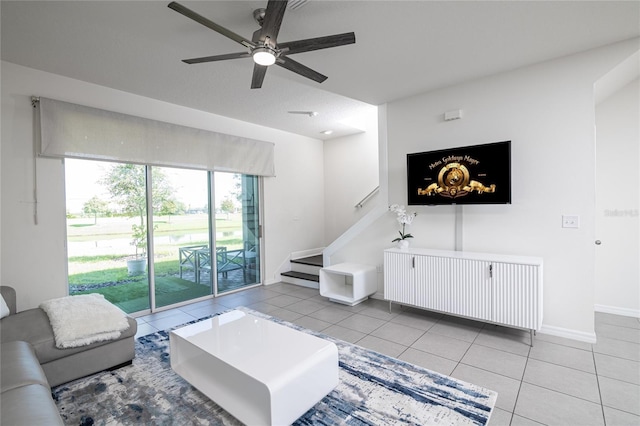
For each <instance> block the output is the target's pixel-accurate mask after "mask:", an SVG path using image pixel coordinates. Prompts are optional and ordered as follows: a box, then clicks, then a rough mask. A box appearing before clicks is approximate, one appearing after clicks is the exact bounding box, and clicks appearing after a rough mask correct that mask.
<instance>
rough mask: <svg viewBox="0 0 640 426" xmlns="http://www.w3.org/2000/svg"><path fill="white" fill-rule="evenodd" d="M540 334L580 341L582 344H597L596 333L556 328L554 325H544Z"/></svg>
mask: <svg viewBox="0 0 640 426" xmlns="http://www.w3.org/2000/svg"><path fill="white" fill-rule="evenodd" d="M538 333H542V334H549V335H551V336H557V337H564V338H566V339H573V340H578V341H580V342H587V343H596V333H595V331H594V332H593V333H587V332H584V331H577V330H572V329H570V328H563V327H555V326H553V325H542V328H541V329H540V330H539V331H538Z"/></svg>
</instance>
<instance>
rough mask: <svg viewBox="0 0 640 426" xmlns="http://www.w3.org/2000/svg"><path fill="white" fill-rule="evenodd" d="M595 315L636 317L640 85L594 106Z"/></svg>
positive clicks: (639, 298)
mask: <svg viewBox="0 0 640 426" xmlns="http://www.w3.org/2000/svg"><path fill="white" fill-rule="evenodd" d="M596 153H597V155H596V165H597V167H596V177H597V185H596V238H597V239H599V240H601V241H602V245H601V246H597V247H596V277H595V286H596V287H595V304H596V310H597V311H603V312H610V313H616V314H621V315H633V316H636V317H640V262H639V261H638V259H640V248H639V243H638V240H639V239H640V238H639V235H640V227H639V222H640V217H639V216H638V210H639V208H640V202H639V198H640V197H639V193H640V190H639V189H638V188H640V169H639V168H638V161H640V81H639V80H638V79H636V80H635V81H633V82H631V83H629V84H627V85H626V86H625V87H623V88H622V89H620V90H618V91H617V92H615V93H614V94H612V95H611V96H610V97H608V98H607V99H605V100H604V101H603V102H601V103H599V104H598V105H596Z"/></svg>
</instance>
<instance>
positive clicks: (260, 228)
mask: <svg viewBox="0 0 640 426" xmlns="http://www.w3.org/2000/svg"><path fill="white" fill-rule="evenodd" d="M237 174H240V175H241V176H243V175H244V174H243V173H237ZM255 177H256V180H257V185H256V187H257V188H256V190H257V197H258V246H259V253H258V259H256V262H257V263H258V265H259V269H258V273H259V275H260V280H259V282H257V283H255V284H249V285H246V286H243V287H240V288H237V289H234V290H229V291H225V292H224V293H220V292H219V291H218V282H217V277H218V270H217V262H212V263H214V264H215V265H212V274H215V275H212V279H213V276H215V277H216V279H215V281H214V282H212V285H213V289H212V290H213V298H217V297H219V296H226V295H229V294H234V293H239V292H241V291H244V290H248V289H251V288H255V287H259V286H262V285H264V266H263V264H264V262H263V259H264V256H263V253H264V238H263V223H262V218H263V216H264V203H263V202H262V194H263V193H264V191H263V189H264V179H263V178H262V176H255ZM209 185H210V188H209V206H210V207H209V221H210V224H209V230H210V236H209V239H210V241H211V244H210V247H211V253H209V255H210V256H212V257H211V259H215V257H213V256H215V253H216V249H217V241H216V238H215V237H216V231H217V227H216V213H215V201H216V200H215V196H216V195H217V194H216V191H215V171H209ZM211 206H213V208H211ZM243 246H244V242H243Z"/></svg>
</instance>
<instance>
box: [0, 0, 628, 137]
mask: <svg viewBox="0 0 640 426" xmlns="http://www.w3.org/2000/svg"><path fill="white" fill-rule="evenodd" d="M179 2H180V3H181V4H183V5H185V6H187V7H189V8H190V9H192V10H194V11H196V12H197V13H199V14H201V15H203V16H205V17H207V18H209V19H210V20H212V21H214V22H216V23H217V24H219V25H222V26H223V27H226V28H228V29H230V30H232V31H234V32H236V33H238V34H240V35H242V36H244V37H246V38H249V39H250V38H251V34H252V33H253V31H255V30H256V29H257V28H258V26H257V24H256V23H255V21H254V20H253V17H252V12H253V10H254V9H256V8H259V7H265V6H266V1H179ZM168 3H169V1H168V0H167V1H156V0H147V1H93V0H92V1H4V0H3V1H2V9H1V14H2V23H1V27H0V28H1V31H2V35H1V38H2V59H3V60H5V61H9V62H13V63H16V64H20V65H24V66H28V67H32V68H36V69H40V70H44V71H48V72H52V73H55V74H60V75H64V76H68V77H71V78H75V79H79V80H83V81H87V82H91V83H95V84H99V85H102V86H107V87H112V88H115V89H119V90H123V91H127V92H131V93H135V94H138V95H142V96H147V97H150V98H154V99H159V100H162V101H166V102H171V103H174V104H178V105H184V106H188V107H191V108H196V109H199V110H203V111H209V112H212V113H215V114H219V115H223V116H227V117H232V118H236V119H240V120H244V121H248V122H252V123H256V124H260V125H265V126H269V127H273V128H277V129H282V130H286V131H290V132H293V133H297V134H301V135H305V136H309V137H313V138H316V139H330V138H335V137H340V136H343V135H347V134H352V133H355V132H359V131H360V129H358V125H354V124H353V121H354V120H355V121H357V119H358V116H360V115H362V114H363V113H364V112H366V111H370V109H371V108H372V107H371V105H379V104H383V103H385V102H388V101H392V100H396V99H400V98H404V97H407V96H411V95H414V94H418V93H422V92H426V91H429V90H433V89H436V88H440V87H445V86H449V85H453V84H457V83H460V82H462V81H468V80H472V79H475V78H478V77H481V76H486V75H490V74H494V73H498V72H502V71H507V70H512V69H515V68H519V67H522V66H526V65H529V64H533V63H536V62H540V61H544V60H549V59H553V58H556V57H560V56H565V55H568V54H572V53H575V52H579V51H583V50H587V49H590V48H593V47H598V46H603V45H606V44H610V43H614V42H617V41H621V40H625V39H629V38H632V37H638V36H640V24H639V22H640V2H638V1H621V2H617V1H562V2H561V1H403V0H395V1H345V0H343V1H325V0H310V1H308V2H307V3H305V4H304V5H303V6H302V7H300V8H298V9H295V10H288V11H287V13H286V14H285V16H284V20H283V24H282V28H281V31H280V34H279V36H278V40H279V41H280V42H285V41H292V40H298V39H306V38H312V37H319V36H323V35H331V34H338V33H343V32H349V31H353V32H355V34H356V44H353V45H348V46H342V47H337V48H332V49H326V50H319V51H314V52H307V53H302V54H298V55H295V57H293V56H292V57H293V58H294V59H295V60H297V61H299V62H301V63H303V64H305V65H307V66H309V67H311V68H313V69H315V70H317V71H319V72H321V73H323V74H325V75H327V76H328V77H329V78H328V80H327V81H325V82H324V83H322V84H318V83H315V82H313V81H311V80H307V79H305V78H303V77H300V76H298V75H296V74H294V73H292V72H290V71H287V70H285V69H283V68H280V67H271V68H270V69H269V70H268V72H267V76H266V78H265V81H264V84H263V87H262V89H257V90H256V89H254V90H252V89H250V88H249V87H250V82H251V74H252V66H253V63H252V61H251V59H248V58H246V59H236V60H230V61H224V62H213V63H206V64H197V65H187V64H184V63H182V62H181V59H186V58H192V57H199V56H207V55H216V54H223V53H232V52H240V51H242V50H243V47H242V46H241V45H239V44H237V43H235V42H233V41H231V40H229V39H226V38H225V37H223V36H221V35H220V34H218V33H215V32H214V31H212V30H210V29H208V28H206V27H204V26H202V25H200V24H198V23H196V22H194V21H192V20H190V19H188V18H186V17H184V16H182V15H180V14H178V13H176V12H175V11H173V10H171V9H169V8H168V7H167V4H168ZM293 110H306V111H317V112H318V113H319V115H318V116H316V117H309V116H307V115H291V114H288V113H287V111H293ZM326 129H332V130H334V133H333V134H332V135H330V136H325V135H323V134H321V133H320V132H321V131H323V130H326Z"/></svg>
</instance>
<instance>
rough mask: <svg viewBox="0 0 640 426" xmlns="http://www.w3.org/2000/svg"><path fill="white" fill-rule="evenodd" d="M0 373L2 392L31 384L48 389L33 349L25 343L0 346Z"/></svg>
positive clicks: (17, 342)
mask: <svg viewBox="0 0 640 426" xmlns="http://www.w3.org/2000/svg"><path fill="white" fill-rule="evenodd" d="M0 371H1V372H2V378H1V379H0V388H1V389H0V390H1V391H2V392H5V391H8V390H10V389H15V388H18V387H20V386H25V385H33V384H36V385H42V386H45V387H49V383H48V382H47V377H46V376H45V375H44V371H42V367H40V363H39V362H38V358H36V354H35V352H34V350H33V347H32V346H31V345H30V344H29V343H27V342H21V341H16V342H6V343H3V344H2V346H0Z"/></svg>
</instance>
